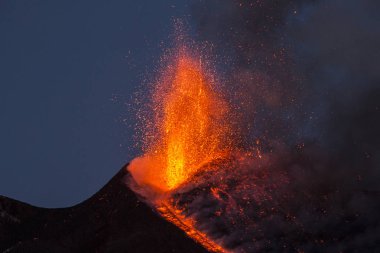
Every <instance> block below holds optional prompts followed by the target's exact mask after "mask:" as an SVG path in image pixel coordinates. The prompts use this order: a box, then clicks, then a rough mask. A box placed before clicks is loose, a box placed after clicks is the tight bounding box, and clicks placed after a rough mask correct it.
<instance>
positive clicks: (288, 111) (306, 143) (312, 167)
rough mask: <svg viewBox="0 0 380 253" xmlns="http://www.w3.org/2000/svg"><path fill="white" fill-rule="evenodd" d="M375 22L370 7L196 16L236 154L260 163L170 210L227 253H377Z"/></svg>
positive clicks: (233, 6)
mask: <svg viewBox="0 0 380 253" xmlns="http://www.w3.org/2000/svg"><path fill="white" fill-rule="evenodd" d="M379 10H380V3H378V2H377V1H370V0H363V1H354V0H348V1H343V0H329V1H327V0H326V1H323V0H321V1H313V0H310V1H306V0H305V1H282V0H281V1H280V0H266V1H264V0H262V1H256V0H255V1H253V0H252V1H232V0H223V1H216V0H208V1H198V2H195V3H194V4H193V17H194V20H195V22H196V26H197V31H198V32H199V34H200V39H201V40H203V41H207V43H209V44H213V45H214V46H215V51H216V52H217V54H218V55H220V56H221V55H223V56H224V57H220V59H222V61H221V62H222V63H221V68H223V69H224V73H225V78H226V83H227V85H228V86H229V89H230V90H231V91H233V92H232V94H234V96H232V97H231V101H233V103H234V106H235V108H236V109H237V110H238V111H239V112H240V118H241V120H240V121H239V126H238V127H239V135H240V136H239V138H237V139H238V140H239V145H240V146H241V147H244V148H246V149H249V150H251V151H252V150H254V151H253V152H252V153H254V155H251V156H247V155H239V154H237V155H236V158H234V159H232V160H231V161H229V162H226V164H225V165H223V166H224V167H223V169H220V168H219V169H215V170H211V172H209V173H208V175H199V177H200V178H203V180H197V181H196V182H198V183H197V185H193V186H187V187H186V186H185V187H184V188H182V189H178V190H177V193H176V194H175V195H174V197H173V201H174V202H175V203H174V205H176V206H179V207H183V209H184V210H185V211H184V212H185V213H186V215H188V216H189V217H192V218H194V219H195V220H196V222H197V226H198V228H199V229H200V230H202V231H207V234H209V235H210V236H211V237H212V238H213V239H214V240H215V241H217V242H219V243H220V244H221V245H223V247H225V248H226V249H228V250H233V251H235V252H377V251H380V187H379V183H378V182H379V180H380V166H379V165H380V134H379V133H378V131H379V129H380V47H379V45H380V19H379V16H378V12H379ZM252 153H251V154H252ZM210 166H211V167H212V165H210Z"/></svg>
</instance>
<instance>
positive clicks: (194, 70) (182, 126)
mask: <svg viewBox="0 0 380 253" xmlns="http://www.w3.org/2000/svg"><path fill="white" fill-rule="evenodd" d="M173 58H174V59H172V62H171V63H170V64H169V66H168V67H167V68H166V70H164V71H163V76H162V77H161V79H160V80H159V81H158V82H157V83H156V84H155V87H154V89H153V90H154V92H153V94H152V98H151V101H152V108H153V115H152V116H151V117H147V118H144V120H145V122H144V123H145V126H146V130H145V132H144V135H145V146H144V150H145V155H144V156H143V157H140V158H137V159H135V160H134V161H132V163H131V165H130V167H129V170H130V171H131V173H132V175H133V177H134V179H135V181H136V182H137V183H138V184H139V185H149V186H150V187H153V188H155V189H156V190H159V191H164V192H167V191H170V190H173V189H175V188H177V187H178V186H179V185H181V184H183V183H184V182H186V181H188V180H189V179H190V178H191V177H192V176H193V175H194V174H195V173H197V172H199V170H200V169H201V168H205V166H202V165H204V164H206V163H208V162H210V161H212V160H214V159H217V158H220V157H222V156H223V153H225V151H223V150H224V149H225V147H226V146H228V145H227V143H226V140H227V139H228V138H227V136H228V134H227V133H228V132H229V131H228V130H229V126H228V123H227V122H228V117H227V114H228V106H227V104H226V103H225V102H224V100H223V99H222V98H221V96H220V94H219V93H218V92H217V87H216V84H215V82H214V80H215V78H214V77H213V75H212V72H211V71H209V69H208V68H207V67H206V64H203V63H202V60H201V58H200V57H196V56H194V54H192V53H190V50H189V49H186V48H185V47H182V48H180V49H179V50H178V52H177V54H176V56H175V57H173Z"/></svg>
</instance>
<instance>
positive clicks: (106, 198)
mask: <svg viewBox="0 0 380 253" xmlns="http://www.w3.org/2000/svg"><path fill="white" fill-rule="evenodd" d="M126 173H127V171H126V169H125V167H124V168H123V169H121V170H120V171H119V172H118V173H117V174H116V175H115V176H114V177H113V178H112V179H111V181H110V182H109V183H108V184H107V185H106V186H105V187H103V188H102V189H101V190H100V191H99V192H98V193H96V194H95V195H94V196H92V197H91V198H90V199H88V200H86V201H84V202H82V203H81V204H79V205H76V206H73V207H69V208H60V209H46V208H38V207H34V206H31V205H28V204H25V203H22V202H19V201H16V200H12V199H9V198H6V197H2V196H0V252H39V253H40V252H144V253H145V252H181V253H186V252H207V251H206V250H205V249H203V248H202V247H201V246H200V245H198V244H196V243H195V242H194V241H192V240H191V239H189V238H188V237H186V235H185V234H184V233H183V232H182V231H181V230H180V229H179V228H177V227H175V226H174V225H172V224H170V223H168V222H166V221H165V220H163V219H161V218H160V217H159V216H158V215H157V214H155V213H154V212H153V211H152V210H151V208H149V207H148V206H146V205H145V204H144V203H142V202H140V201H139V200H138V199H137V197H136V196H135V194H134V193H133V192H132V191H131V190H130V189H129V188H127V187H126V186H125V185H124V183H123V178H124V176H125V175H126Z"/></svg>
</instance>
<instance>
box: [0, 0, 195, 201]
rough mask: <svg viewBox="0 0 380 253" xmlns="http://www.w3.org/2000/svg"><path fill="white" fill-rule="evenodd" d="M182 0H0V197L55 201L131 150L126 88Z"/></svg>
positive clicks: (97, 178) (84, 194)
mask: <svg viewBox="0 0 380 253" xmlns="http://www.w3.org/2000/svg"><path fill="white" fill-rule="evenodd" d="M186 8H188V7H187V6H186V1H164V2H163V1H152V0H151V1H147V0H145V1H124V0H113V1H104V0H79V1H78V0H65V1H46V0H45V1H43V0H14V1H1V2H0V34H1V39H0V115H1V124H0V194H1V195H5V196H8V197H11V198H15V199H17V200H21V201H24V202H27V203H30V204H33V205H37V206H43V207H64V206H68V205H73V204H76V203H78V202H80V201H82V200H84V199H86V198H88V197H90V196H91V195H92V194H93V193H95V192H96V191H97V190H99V189H100V187H102V186H103V185H104V184H105V183H106V182H107V181H108V180H109V179H110V178H111V177H112V176H113V175H114V174H115V173H116V172H117V171H118V170H119V169H120V168H121V166H122V165H124V163H126V162H127V161H129V160H130V159H131V158H133V157H134V156H135V155H136V152H137V151H136V150H133V147H132V146H133V139H132V135H133V129H132V128H131V127H129V125H133V124H134V122H133V116H132V115H131V114H132V113H133V112H132V111H131V105H130V104H131V103H132V98H133V92H134V91H136V90H137V89H138V87H139V85H140V83H141V82H143V80H145V79H146V77H147V76H149V75H148V73H149V72H150V71H151V70H152V69H153V68H154V66H155V63H157V61H158V58H159V57H160V55H161V51H162V49H163V48H162V46H160V44H161V42H166V41H167V40H168V36H169V34H170V33H171V32H172V30H173V29H172V28H173V22H172V21H173V20H172V19H173V17H182V16H183V15H184V14H186V13H187V11H186Z"/></svg>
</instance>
